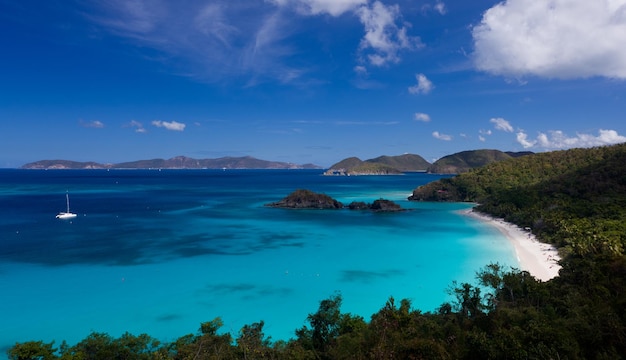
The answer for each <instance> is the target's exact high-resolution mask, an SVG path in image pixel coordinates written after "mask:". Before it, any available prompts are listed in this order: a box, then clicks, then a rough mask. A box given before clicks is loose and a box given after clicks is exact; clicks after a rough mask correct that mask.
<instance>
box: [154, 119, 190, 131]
mask: <svg viewBox="0 0 626 360" xmlns="http://www.w3.org/2000/svg"><path fill="white" fill-rule="evenodd" d="M152 125H154V126H156V127H162V128H165V129H167V130H172V131H183V130H185V126H186V125H185V124H183V123H179V122H176V121H170V122H167V121H161V120H154V121H152Z"/></svg>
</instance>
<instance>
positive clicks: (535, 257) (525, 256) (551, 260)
mask: <svg viewBox="0 0 626 360" xmlns="http://www.w3.org/2000/svg"><path fill="white" fill-rule="evenodd" d="M460 213H461V214H463V215H466V216H470V217H472V218H474V219H477V220H480V221H483V222H485V223H488V224H489V225H491V226H494V227H495V228H497V229H498V230H499V231H500V232H501V233H502V234H504V235H505V236H506V237H507V239H509V241H510V242H511V244H513V247H514V248H515V254H516V255H517V260H518V262H519V265H520V269H521V270H525V271H528V272H529V273H530V274H531V275H532V276H534V277H535V278H537V279H539V280H542V281H548V280H550V279H552V278H554V277H556V276H558V275H559V270H560V269H561V267H560V266H559V265H558V263H557V262H558V261H559V260H560V258H559V254H558V252H557V249H556V248H555V247H554V246H552V245H550V244H544V243H542V242H539V241H537V239H536V238H535V235H533V234H532V233H531V232H529V231H526V230H523V229H521V228H519V227H518V226H517V225H514V224H511V223H508V222H506V221H504V220H502V219H497V218H494V217H492V216H490V215H487V214H484V213H481V212H478V211H474V210H473V209H468V210H462V211H460Z"/></svg>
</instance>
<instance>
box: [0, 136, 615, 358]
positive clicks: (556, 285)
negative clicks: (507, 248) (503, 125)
mask: <svg viewBox="0 0 626 360" xmlns="http://www.w3.org/2000/svg"><path fill="white" fill-rule="evenodd" d="M412 199H414V200H444V201H458V200H462V201H475V202H479V203H480V204H481V205H479V208H480V209H481V210H482V211H485V212H489V213H491V214H494V215H497V216H502V217H505V218H506V219H507V220H509V221H513V222H515V223H517V224H519V225H522V226H528V227H531V228H532V230H533V231H534V232H535V233H536V234H538V236H539V237H540V238H541V239H544V240H547V241H550V242H553V243H555V244H557V245H559V246H561V247H562V249H565V251H564V255H565V256H564V258H563V260H562V262H561V265H562V269H561V271H560V273H559V276H558V277H556V278H554V279H552V280H550V281H548V282H541V281H538V280H537V279H535V278H534V277H532V276H531V275H530V274H529V273H527V272H524V271H519V270H516V269H505V268H503V267H502V266H500V265H498V264H485V267H484V268H483V269H479V270H478V272H477V276H476V282H475V284H470V283H461V284H457V283H454V284H451V285H450V287H449V293H450V295H451V296H452V300H451V301H450V302H449V303H444V304H441V306H440V307H439V308H438V309H437V310H436V311H433V312H422V311H421V310H420V309H414V308H413V307H412V306H411V302H410V301H409V300H406V299H405V300H400V301H396V300H394V299H393V298H390V299H389V301H387V303H386V304H381V306H382V307H381V309H380V310H379V311H378V312H376V313H375V314H373V315H372V316H371V317H370V318H368V319H365V318H362V317H360V316H355V315H352V314H349V313H342V312H341V296H340V295H336V296H333V297H330V298H328V299H325V300H322V301H321V302H320V305H319V308H318V309H317V310H316V311H315V312H312V313H311V314H310V315H309V316H308V317H307V318H306V319H303V323H304V324H303V325H304V326H303V327H301V328H300V329H294V337H293V338H292V339H289V340H287V341H276V342H273V341H272V340H271V339H268V338H266V337H265V335H264V333H263V327H264V323H263V322H262V321H260V322H258V323H254V324H250V325H246V326H244V327H243V328H242V329H241V330H240V331H239V332H238V333H237V334H229V333H224V332H221V331H220V327H221V325H222V323H221V320H220V319H219V318H218V319H214V320H211V321H208V322H204V323H202V324H201V325H200V329H199V330H198V332H196V333H195V334H189V335H183V336H181V337H180V338H179V339H177V340H175V341H173V342H171V343H159V342H158V341H157V340H155V339H153V338H151V337H150V336H148V335H139V336H135V335H131V334H125V335H123V336H121V337H119V338H113V337H111V336H108V335H107V334H100V333H93V334H91V335H90V336H88V337H87V338H85V339H84V340H83V341H81V342H79V343H78V344H75V345H68V344H60V346H55V344H53V343H44V342H41V341H32V342H26V343H21V344H16V345H15V346H14V347H12V348H11V349H9V351H8V354H9V357H10V358H11V359H623V358H624V357H625V354H626V257H625V256H624V254H623V249H624V243H625V241H624V240H625V237H626V229H625V228H624V223H626V206H625V205H626V145H624V144H622V145H617V146H611V147H602V148H594V149H575V150H568V151H559V152H552V153H542V154H535V155H530V156H524V157H520V158H517V159H510V160H505V161H501V162H497V163H493V164H490V165H488V166H486V167H484V168H481V169H477V170H473V171H470V172H468V173H466V174H463V175H461V176H457V177H454V178H451V179H443V180H441V181H438V182H436V183H432V184H429V185H426V186H423V187H420V188H418V189H416V190H415V191H414V194H413V196H412ZM339 236H340V235H339ZM399 251H401V249H399ZM148 330H149V329H148Z"/></svg>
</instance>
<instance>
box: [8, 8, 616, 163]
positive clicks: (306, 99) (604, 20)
mask: <svg viewBox="0 0 626 360" xmlns="http://www.w3.org/2000/svg"><path fill="white" fill-rule="evenodd" d="M625 44H626V0H594V1H589V0H551V1H536V0H508V1H504V2H498V1H487V0H476V1H466V0H425V1H416V0H412V1H407V0H397V1H387V0H384V1H371V0H214V1H207V0H205V1H200V0H180V1H168V0H106V1H105V0H46V1H44V0H40V1H37V0H23V1H13V0H0V47H1V49H2V51H1V53H0V167H18V166H21V165H23V164H24V163H27V162H31V161H36V160H42V159H68V160H76V161H97V162H104V163H107V162H110V163H115V162H122V161H130V160H139V159H150V158H170V157H174V156H178V155H185V156H189V157H194V158H218V157H222V156H246V155H250V156H254V157H257V158H260V159H265V160H275V161H286V162H293V163H299V164H303V163H315V164H318V165H321V166H329V165H332V164H333V163H335V162H337V161H339V160H342V159H343V158H346V157H349V156H357V157H359V158H361V159H363V160H364V159H368V158H373V157H377V156H380V155H400V154H403V153H413V154H419V155H421V156H423V157H424V158H425V159H426V160H428V161H434V160H436V159H437V158H440V157H442V156H445V155H448V154H451V153H454V152H458V151H463V150H473V149H499V150H503V151H526V150H528V151H535V152H541V151H549V150H556V149H566V148H571V147H589V146H599V145H605V144H614V143H620V142H625V141H626V121H625V120H626V115H625V114H626V45H625Z"/></svg>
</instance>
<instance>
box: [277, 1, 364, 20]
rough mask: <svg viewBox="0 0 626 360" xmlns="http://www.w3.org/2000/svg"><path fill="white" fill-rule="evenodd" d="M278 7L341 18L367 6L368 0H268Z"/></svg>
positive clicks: (306, 13)
mask: <svg viewBox="0 0 626 360" xmlns="http://www.w3.org/2000/svg"><path fill="white" fill-rule="evenodd" d="M267 1H269V2H270V3H274V4H276V5H278V6H290V7H293V8H294V9H295V10H296V12H298V13H300V14H304V15H320V14H329V15H332V16H339V15H342V14H344V13H345V12H347V11H351V10H354V9H356V8H357V7H359V6H361V5H366V4H367V2H368V0H267Z"/></svg>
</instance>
